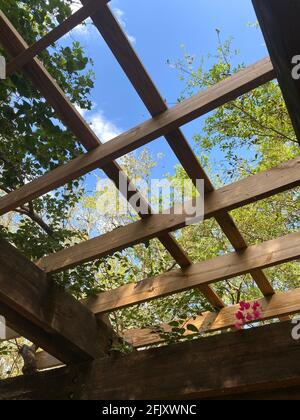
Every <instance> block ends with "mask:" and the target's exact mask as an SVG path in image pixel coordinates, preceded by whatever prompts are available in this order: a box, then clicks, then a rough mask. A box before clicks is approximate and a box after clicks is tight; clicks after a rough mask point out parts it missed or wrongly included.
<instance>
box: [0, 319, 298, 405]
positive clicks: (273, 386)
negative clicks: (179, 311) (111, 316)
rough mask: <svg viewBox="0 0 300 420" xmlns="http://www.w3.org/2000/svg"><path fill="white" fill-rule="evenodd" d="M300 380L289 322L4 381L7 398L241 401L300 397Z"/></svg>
mask: <svg viewBox="0 0 300 420" xmlns="http://www.w3.org/2000/svg"><path fill="white" fill-rule="evenodd" d="M287 355H288V357H287ZM74 378H76V379H77V380H76V381H75V380H74ZM299 378H300V346H299V343H298V342H297V341H295V340H293V338H292V335H291V323H290V322H287V323H281V324H275V325H268V326H265V327H261V328H256V329H253V330H247V331H243V332H239V333H230V334H222V335H217V336H214V337H209V338H206V339H202V340H196V341H192V342H189V343H184V344H178V345H175V346H169V347H163V348H159V349H152V350H148V351H145V352H134V353H132V354H130V355H129V356H126V358H125V357H119V358H112V359H110V358H107V359H105V360H99V361H96V362H94V363H93V364H83V365H79V366H74V367H68V368H62V369H58V370H56V371H54V372H45V373H41V374H39V375H35V376H33V377H29V378H28V377H22V378H15V379H10V380H7V381H2V382H0V399H1V400H9V399H12V398H13V399H15V400H24V399H26V400H56V399H57V400H63V399H69V398H73V399H75V400H77V399H79V400H97V401H99V400H100V401H101V400H103V401H110V400H116V399H118V400H168V399H175V400H178V399H179V400H181V399H182V400H183V399H185V400H186V399H197V400H201V399H205V398H214V399H217V398H221V399H222V398H224V397H226V396H227V397H228V398H230V397H231V398H232V399H235V397H236V396H238V395H240V398H243V396H244V398H245V397H246V398H247V396H248V394H249V393H253V392H255V391H256V392H257V393H258V395H259V393H260V395H261V398H263V397H264V396H265V397H266V396H268V397H269V398H270V397H271V399H272V398H274V395H276V396H277V398H278V397H280V395H281V396H285V397H286V396H287V395H288V393H290V395H294V396H296V397H297V398H298V399H299V396H300V392H299V385H300V379H299ZM124 384H126V386H124ZM285 389H288V390H287V391H285ZM241 394H242V395H241ZM243 394H244V395H243ZM272 394H273V397H272ZM297 398H296V399H297Z"/></svg>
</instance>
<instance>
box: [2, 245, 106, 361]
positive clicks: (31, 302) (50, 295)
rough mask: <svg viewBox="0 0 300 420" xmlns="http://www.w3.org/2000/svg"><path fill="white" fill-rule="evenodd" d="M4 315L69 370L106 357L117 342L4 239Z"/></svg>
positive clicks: (16, 327) (94, 318)
mask: <svg viewBox="0 0 300 420" xmlns="http://www.w3.org/2000/svg"><path fill="white" fill-rule="evenodd" d="M0 314H1V315H3V316H5V317H6V318H7V321H9V322H11V323H12V324H13V325H14V328H15V329H16V331H17V332H18V333H20V334H21V335H22V336H24V337H26V338H28V339H29V340H31V341H32V342H34V343H35V344H37V345H39V346H40V347H42V348H43V349H45V350H46V351H48V352H49V353H51V354H53V355H54V356H55V357H57V358H59V360H61V361H63V362H64V363H66V364H68V363H74V362H80V361H85V360H92V359H94V358H98V357H101V356H104V355H105V354H106V353H107V352H108V351H109V347H110V342H111V339H112V337H113V332H112V330H111V329H110V328H109V327H108V326H107V324H106V323H104V322H101V321H100V320H98V319H96V317H95V315H93V314H92V312H90V311H89V310H88V309H87V308H86V307H85V306H83V305H82V304H81V303H80V302H78V301H76V300H75V299H74V298H73V297H72V296H71V295H69V294H68V293H66V292H65V291H64V290H63V289H61V288H60V287H59V286H57V285H56V284H55V283H54V282H52V281H51V279H50V278H48V277H47V275H46V274H45V273H44V272H43V271H42V270H40V269H39V268H38V267H36V266H35V265H34V264H33V263H31V262H30V261H29V260H27V258H25V257H24V256H23V255H22V254H21V253H20V252H19V251H17V250H16V249H15V248H14V247H13V246H11V245H10V244H8V243H7V242H6V241H5V240H4V239H2V238H0ZM74 321H75V322H74Z"/></svg>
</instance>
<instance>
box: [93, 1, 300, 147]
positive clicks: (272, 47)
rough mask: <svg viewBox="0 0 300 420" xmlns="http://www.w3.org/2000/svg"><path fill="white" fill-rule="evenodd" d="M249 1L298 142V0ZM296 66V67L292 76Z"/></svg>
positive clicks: (299, 112) (299, 124) (299, 87)
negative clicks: (264, 41)
mask: <svg viewBox="0 0 300 420" xmlns="http://www.w3.org/2000/svg"><path fill="white" fill-rule="evenodd" d="M252 3H253V5H254V8H255V11H256V14H257V17H258V20H259V23H260V27H261V29H262V32H263V34H264V37H265V40H266V44H267V47H268V50H269V52H270V56H271V59H272V63H273V65H274V70H275V73H276V76H277V78H278V82H279V85H280V87H281V90H282V93H283V97H284V99H285V102H286V105H287V108H288V111H289V114H290V117H291V120H292V123H293V126H294V129H295V133H296V136H297V138H298V142H299V144H300V68H299V63H300V41H299V36H298V33H299V16H300V3H299V2H298V1H297V0H285V1H282V0H269V1H268V2H266V1H265V0H252ZM105 10H106V8H105V9H104V11H105ZM97 16H98V14H97ZM296 66H297V69H298V70H297V69H296V70H297V71H295V76H293V69H294V68H296Z"/></svg>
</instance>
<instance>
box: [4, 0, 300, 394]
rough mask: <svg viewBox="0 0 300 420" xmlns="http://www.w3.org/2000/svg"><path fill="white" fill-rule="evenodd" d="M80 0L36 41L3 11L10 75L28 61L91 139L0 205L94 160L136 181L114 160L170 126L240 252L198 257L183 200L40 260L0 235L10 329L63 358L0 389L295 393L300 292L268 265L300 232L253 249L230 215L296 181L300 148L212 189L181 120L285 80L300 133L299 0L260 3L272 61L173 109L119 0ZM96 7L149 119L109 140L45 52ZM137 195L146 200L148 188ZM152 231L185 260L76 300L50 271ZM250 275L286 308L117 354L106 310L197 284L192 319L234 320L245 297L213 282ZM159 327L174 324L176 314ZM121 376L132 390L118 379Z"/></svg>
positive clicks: (295, 255) (274, 304)
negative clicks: (297, 75) (119, 13)
mask: <svg viewBox="0 0 300 420" xmlns="http://www.w3.org/2000/svg"><path fill="white" fill-rule="evenodd" d="M81 3H82V5H83V6H82V8H81V9H79V10H78V11H77V12H76V13H74V14H73V15H72V16H71V17H70V18H68V19H67V20H66V21H65V22H63V23H62V24H60V25H59V26H58V27H57V28H55V29H54V30H52V31H51V32H50V33H48V34H47V35H46V36H45V37H44V38H42V39H41V40H39V41H38V42H36V43H35V44H34V45H32V46H28V45H27V44H26V42H25V41H24V39H23V38H22V35H21V34H20V33H18V32H17V31H16V29H15V28H14V27H13V25H12V24H11V22H10V21H9V20H8V19H7V17H6V16H5V14H4V12H3V11H0V43H1V44H2V46H3V47H4V48H5V50H6V51H7V53H8V54H9V55H10V56H11V60H10V62H9V63H8V64H7V76H8V77H9V76H10V75H12V74H13V73H14V72H16V71H19V70H22V71H23V72H24V73H25V74H26V76H27V77H28V78H29V79H30V80H31V81H32V82H33V83H34V85H35V86H36V87H37V89H38V90H39V91H40V93H41V95H42V96H43V97H44V98H45V99H46V100H47V101H48V102H49V104H51V106H52V107H53V109H54V110H55V112H56V115H57V117H58V118H59V119H60V120H61V122H62V123H63V124H64V125H65V126H66V127H68V128H69V129H70V130H71V132H72V133H73V134H74V136H76V138H77V139H78V141H79V142H80V143H81V144H82V146H83V147H84V148H85V149H86V152H85V153H83V154H82V155H81V156H79V157H77V158H76V159H74V160H72V161H70V162H69V163H67V164H65V165H63V166H61V167H59V168H57V169H55V170H53V171H51V172H49V173H47V174H45V175H44V176H42V177H40V178H39V179H36V180H35V181H33V182H30V183H28V184H26V185H25V186H24V187H22V188H20V189H18V190H16V191H14V192H11V193H9V194H7V195H5V196H3V197H2V198H0V215H4V214H6V213H7V212H10V211H14V210H15V209H17V208H18V207H19V206H21V205H23V204H26V203H28V202H30V201H31V200H34V199H36V198H38V197H41V196H42V195H43V194H46V193H48V192H50V191H52V190H53V189H56V188H58V187H61V186H63V185H64V184H66V183H67V182H69V181H72V180H75V179H76V178H78V177H80V176H82V175H85V174H87V173H88V172H90V171H92V170H94V169H97V168H100V169H102V170H103V171H104V172H105V173H106V174H107V176H108V177H109V178H110V179H112V180H113V181H114V183H115V184H116V186H117V188H119V187H120V185H119V182H120V174H121V178H123V181H125V182H126V183H127V184H128V185H129V184H131V181H130V179H129V178H128V177H127V176H126V175H125V173H124V172H122V169H121V168H120V166H119V165H118V163H116V162H115V159H118V158H120V157H122V156H124V155H125V154H127V153H129V152H131V151H134V150H135V149H137V148H138V147H140V146H143V145H145V144H147V143H149V142H151V141H153V140H155V139H157V138H158V137H160V136H164V137H165V139H166V140H167V142H168V144H169V145H170V147H171V148H172V150H173V151H174V153H175V155H176V156H177V158H178V160H179V162H180V163H181V165H182V167H183V168H184V169H185V171H186V172H187V174H188V176H189V177H190V178H191V180H192V181H193V182H194V183H195V185H196V180H197V179H204V183H205V211H204V215H205V218H206V219H208V218H215V219H216V220H217V222H218V224H219V225H220V227H221V229H222V231H223V232H224V234H225V235H226V237H227V238H228V239H229V241H230V243H231V244H232V246H233V248H234V249H235V252H233V253H230V254H226V255H224V256H220V257H218V258H214V259H212V260H209V261H205V262H200V263H198V264H192V262H191V260H190V258H189V256H188V255H187V254H186V252H185V251H184V250H183V249H182V248H181V246H180V245H179V244H178V243H177V241H176V239H175V236H173V235H172V232H173V231H175V230H177V229H180V228H183V227H184V226H185V225H186V213H185V211H184V209H186V208H188V204H187V206H183V209H182V212H181V213H182V214H174V212H172V211H170V215H162V214H154V212H153V210H152V209H150V207H149V205H148V203H145V206H148V208H149V213H150V215H148V216H145V215H143V214H140V216H141V220H139V221H137V222H135V223H132V224H130V225H127V226H124V227H121V228H119V229H118V230H117V231H116V230H115V231H112V232H109V233H107V234H105V235H102V236H100V237H97V238H94V239H92V240H89V241H86V242H84V243H81V244H78V245H75V246H73V247H70V248H68V249H64V250H62V251H60V252H57V253H55V254H51V255H48V256H46V257H44V258H42V259H41V260H40V261H37V262H35V263H33V262H31V261H29V260H28V259H26V258H25V257H24V256H23V255H22V254H21V253H20V252H19V251H18V250H17V249H15V248H14V247H13V246H11V245H10V244H8V243H7V242H6V241H5V240H4V239H0V250H1V252H0V262H1V266H0V313H1V314H2V315H4V316H5V317H6V319H7V321H8V323H9V326H10V327H11V329H10V328H9V329H8V331H7V339H11V338H15V337H18V336H20V335H21V336H23V337H26V338H28V339H29V340H31V341H32V342H34V343H36V344H37V345H39V346H40V347H41V348H42V349H43V350H44V352H42V353H38V367H39V368H40V369H45V368H49V367H54V366H61V365H62V364H64V365H67V366H66V367H62V368H60V369H56V370H54V371H51V372H42V373H39V374H37V375H35V376H32V377H20V378H16V379H12V380H7V381H2V382H1V383H0V399H66V398H71V397H72V398H78V399H134V398H135V399H167V398H171V399H172V398H175V399H176V398H179V399H180V398H182V399H183V398H184V399H189V398H197V399H206V398H213V399H216V398H253V397H255V398H271V399H272V398H273V399H280V398H286V397H289V398H296V399H299V398H300V346H299V343H297V341H295V340H293V338H292V335H291V330H292V324H291V322H290V318H289V317H290V315H293V314H296V313H300V289H295V290H292V291H288V292H285V293H276V292H275V290H274V288H273V287H272V285H271V282H270V280H269V279H268V278H267V276H266V274H265V272H264V269H265V268H268V267H272V266H276V265H280V264H283V263H286V262H289V261H296V260H297V259H299V257H300V233H293V234H290V235H287V236H285V237H282V238H279V239H274V240H271V241H268V242H265V243H262V244H259V245H256V246H248V244H247V243H246V241H245V239H244V237H243V236H242V234H241V232H240V231H239V229H238V228H237V226H236V224H235V221H234V220H233V218H232V217H231V215H230V213H229V212H230V211H231V210H233V209H236V208H240V207H242V206H245V205H247V204H250V203H254V202H257V201H258V200H262V199H265V198H268V197H271V196H273V195H275V194H278V193H280V192H284V191H287V190H290V189H293V188H296V187H298V186H299V185H300V157H298V158H296V159H294V160H292V161H289V162H286V163H285V164H284V165H283V166H281V167H276V168H273V169H271V170H268V171H266V172H262V173H259V174H257V175H254V176H250V177H248V178H246V179H243V180H241V181H238V182H235V183H233V184H231V185H228V186H226V187H223V188H221V189H218V190H215V189H214V187H213V185H212V183H211V181H210V179H209V178H208V176H207V174H206V173H205V171H204V169H203V168H202V167H201V165H200V163H199V160H198V159H197V157H196V156H195V154H194V152H193V151H192V149H191V147H190V146H189V143H188V141H187V140H186V138H185V137H184V134H183V133H182V131H181V130H180V127H181V126H182V125H184V124H186V123H188V122H191V121H192V120H194V119H196V118H198V117H200V116H203V115H205V114H207V113H209V112H211V111H213V110H214V109H216V108H217V107H220V106H222V105H225V104H226V103H228V102H229V101H232V100H234V99H236V98H238V97H240V96H241V95H243V94H246V93H248V92H249V91H251V90H253V89H255V88H257V87H259V86H261V85H263V84H264V83H267V82H269V81H271V80H273V79H275V78H277V79H278V82H279V84H280V87H281V89H282V92H283V96H284V98H285V101H286V104H287V107H288V110H289V113H290V116H291V119H292V122H293V125H294V128H295V132H296V135H297V138H298V140H299V141H300V120H299V119H300V81H299V80H296V79H293V78H292V68H293V64H292V58H293V57H294V56H295V55H299V54H300V41H299V40H298V39H299V37H298V36H297V33H298V31H297V29H298V20H299V18H300V4H299V2H296V1H294V0H285V1H282V0H253V4H254V7H255V10H256V13H257V16H258V19H259V22H260V25H261V28H262V30H263V33H264V36H265V39H266V43H267V46H268V49H269V52H270V58H269V57H267V58H265V59H263V60H261V61H259V62H257V63H255V64H254V65H252V66H250V67H248V68H246V69H244V70H242V71H240V72H238V73H237V74H235V75H233V76H231V77H229V78H228V79H226V80H224V81H222V82H220V83H217V84H216V85H215V86H212V87H210V88H208V89H207V90H206V91H204V92H201V93H199V94H197V95H195V96H194V97H192V98H190V99H188V100H185V101H184V102H182V103H179V104H178V105H176V106H174V107H173V108H170V109H168V108H167V105H166V103H165V101H164V100H163V98H162V97H161V95H160V93H159V92H158V90H157V88H156V87H155V85H154V83H153V82H152V80H151V78H150V76H149V75H148V73H147V72H146V70H145V68H144V66H143V64H142V63H141V61H140V60H139V58H138V56H137V55H136V53H135V51H134V49H133V47H132V45H131V43H130V42H129V40H128V39H127V36H126V35H125V34H124V32H123V30H122V29H121V27H120V25H119V23H118V22H117V20H116V18H115V17H114V16H113V14H112V12H111V10H110V8H109V6H108V3H109V0H81ZM88 17H91V19H92V20H93V22H94V24H95V26H96V28H97V29H98V30H99V32H100V34H101V35H102V37H103V38H104V39H105V41H106V43H107V44H108V46H109V48H110V49H111V51H112V53H113V54H114V56H115V57H116V59H117V61H118V62H119V64H120V66H121V67H122V69H123V70H124V72H125V74H126V75H127V77H128V79H129V80H130V82H131V83H132V86H133V87H134V89H135V90H136V92H137V93H138V95H139V96H140V98H141V100H142V101H143V103H144V104H145V106H146V108H147V109H148V110H149V112H150V114H151V116H152V118H151V119H149V120H147V121H145V122H144V123H143V124H140V125H139V126H137V127H135V128H133V129H131V130H130V131H128V132H126V133H123V134H121V135H120V136H118V137H117V138H115V139H114V140H112V141H110V142H108V143H105V144H103V145H102V144H101V141H100V139H99V138H98V137H97V136H96V134H95V133H94V132H93V131H92V129H91V127H90V126H89V124H88V123H87V122H86V121H85V120H84V118H83V117H82V116H81V115H80V114H79V112H78V111H77V110H76V108H75V107H74V106H73V105H72V103H71V102H70V101H69V100H68V98H67V97H66V96H65V94H64V92H63V91H62V90H61V88H60V87H59V86H58V84H57V83H56V82H55V80H53V78H52V77H51V76H50V74H49V73H48V72H47V70H46V69H45V68H44V66H43V65H42V63H41V62H40V61H39V60H38V59H37V58H36V56H37V55H38V54H39V53H41V51H43V50H44V49H45V48H47V47H49V46H50V45H52V44H53V43H54V42H56V41H57V40H58V39H60V38H61V37H62V36H63V35H65V34H66V33H67V32H69V31H70V30H72V29H73V28H75V27H76V26H77V25H78V24H80V23H81V22H82V21H84V20H85V19H86V18H88ZM131 190H132V191H131V194H132V195H133V194H139V192H138V191H137V190H136V189H133V188H131ZM128 199H130V195H129V197H128ZM140 200H141V202H144V198H143V197H142V195H140ZM136 210H137V211H138V208H136ZM176 213H178V212H176ZM153 238H158V239H159V240H160V241H161V243H162V244H163V245H164V247H165V248H166V249H167V250H168V252H169V253H170V254H171V256H172V257H173V259H174V260H175V261H176V263H177V264H178V266H180V269H178V270H174V271H171V272H168V273H166V274H163V275H160V276H158V277H155V278H148V279H145V280H143V281H141V282H139V283H136V284H126V285H124V286H122V287H119V288H118V289H115V290H109V291H106V292H103V293H101V294H100V295H99V296H97V297H95V298H93V299H89V300H87V301H83V302H78V301H76V300H75V299H74V298H73V297H72V296H71V295H69V294H68V293H67V292H65V291H64V290H62V289H61V288H60V287H58V286H57V285H56V284H54V282H52V281H51V275H52V274H54V273H58V272H62V271H65V270H68V269H69V268H72V267H76V266H78V265H80V264H83V263H85V262H89V261H93V260H96V259H99V258H102V257H106V256H110V255H112V254H114V253H115V252H116V251H120V250H124V249H126V248H128V247H131V246H133V245H136V244H138V243H141V242H144V241H145V240H149V239H153ZM245 273H250V274H251V276H252V278H253V280H254V281H255V283H256V284H257V287H258V288H259V289H260V291H261V292H262V294H263V295H264V298H263V299H261V301H260V303H261V305H262V307H263V318H264V320H270V319H278V318H279V319H280V321H281V322H279V323H275V324H274V325H268V326H265V327H261V328H255V329H249V330H245V331H242V332H240V333H238V334H237V333H228V334H218V335H214V336H212V337H208V338H202V339H199V340H194V341H191V342H188V343H183V344H178V345H174V346H164V347H162V348H154V349H151V350H143V351H139V352H134V353H133V354H131V355H130V356H126V357H117V358H116V357H115V356H112V355H111V354H110V347H111V345H112V342H113V341H114V340H115V336H116V334H115V333H114V331H113V330H112V328H111V326H110V324H109V323H108V322H107V318H106V317H105V315H106V314H108V313H111V312H113V311H116V310H119V309H121V308H125V307H128V306H131V305H136V304H140V303H143V302H147V301H150V300H153V299H157V298H161V297H163V296H168V295H171V294H175V293H178V292H181V291H184V290H188V289H191V288H199V290H200V291H201V292H202V294H203V295H204V296H205V298H206V299H207V300H208V301H209V303H210V304H211V305H212V307H213V308H215V311H214V312H209V313H205V314H202V315H201V316H199V317H198V318H197V319H196V320H194V321H193V323H194V324H195V325H197V327H199V329H200V330H201V331H203V332H216V331H222V330H227V329H229V328H231V327H233V326H234V324H235V322H236V319H235V313H236V311H237V307H235V306H231V307H226V306H225V304H224V303H223V301H222V300H221V298H220V297H219V296H218V295H217V293H216V292H215V291H214V289H213V286H212V285H213V284H214V283H216V282H220V281H224V280H227V279H230V278H234V277H236V276H239V275H241V274H245ZM74 319H76V322H74ZM162 328H164V329H165V330H168V326H167V325H163V326H162ZM123 338H124V339H125V340H126V341H128V342H129V343H130V344H131V345H132V346H134V347H135V348H137V349H139V348H144V347H147V346H150V345H154V344H159V343H161V340H162V338H161V335H160V334H158V333H155V331H153V330H152V329H151V328H149V329H133V330H128V331H125V333H124V337H123ZM249 348H251V352H249ZM199 372H200V374H199ZM74 377H76V378H77V379H76V381H74ZM124 383H126V387H122V384H124ZM51 385H53V386H51Z"/></svg>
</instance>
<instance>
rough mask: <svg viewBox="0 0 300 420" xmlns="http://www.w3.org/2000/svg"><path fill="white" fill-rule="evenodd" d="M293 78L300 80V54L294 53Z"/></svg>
mask: <svg viewBox="0 0 300 420" xmlns="http://www.w3.org/2000/svg"><path fill="white" fill-rule="evenodd" d="M292 64H293V69H292V78H293V79H294V80H300V55H294V57H293V58H292Z"/></svg>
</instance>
